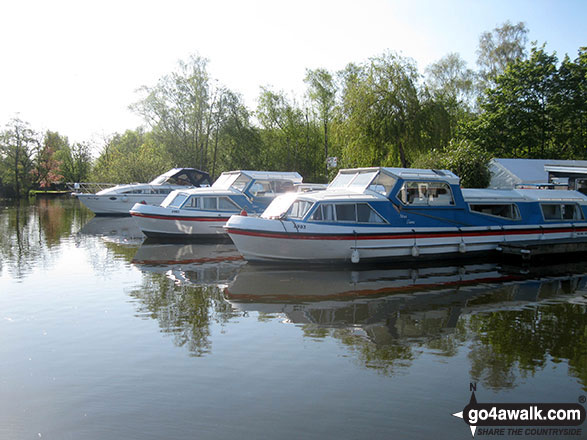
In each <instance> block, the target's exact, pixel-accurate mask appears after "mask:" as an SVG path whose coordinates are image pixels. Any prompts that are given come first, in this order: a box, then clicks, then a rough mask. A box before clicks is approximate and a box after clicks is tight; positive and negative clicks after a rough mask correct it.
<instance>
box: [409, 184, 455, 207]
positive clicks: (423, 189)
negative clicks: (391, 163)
mask: <svg viewBox="0 0 587 440" xmlns="http://www.w3.org/2000/svg"><path fill="white" fill-rule="evenodd" d="M398 197H399V199H400V200H401V201H402V203H404V204H405V205H433V206H450V205H454V203H455V202H454V199H453V197H452V191H451V190H450V186H449V185H448V184H447V183H445V182H404V184H403V185H402V187H401V189H400V191H399V194H398Z"/></svg>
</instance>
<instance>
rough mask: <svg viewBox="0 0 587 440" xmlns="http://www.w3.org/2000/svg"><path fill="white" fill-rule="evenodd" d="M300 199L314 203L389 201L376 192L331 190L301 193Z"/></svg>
mask: <svg viewBox="0 0 587 440" xmlns="http://www.w3.org/2000/svg"><path fill="white" fill-rule="evenodd" d="M298 199H303V200H310V201H313V202H329V201H331V202H335V201H336V202H351V201H352V202H357V201H359V202H360V201H375V200H389V199H388V198H387V197H385V196H384V195H382V194H379V193H377V192H375V191H369V190H367V191H365V192H349V191H347V190H339V189H330V190H328V189H327V190H324V191H312V192H307V193H301V194H300V195H299V197H298Z"/></svg>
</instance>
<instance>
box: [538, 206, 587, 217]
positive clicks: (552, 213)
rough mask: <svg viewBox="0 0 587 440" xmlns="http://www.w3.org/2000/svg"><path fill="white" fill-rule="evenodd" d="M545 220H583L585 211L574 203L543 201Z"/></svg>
mask: <svg viewBox="0 0 587 440" xmlns="http://www.w3.org/2000/svg"><path fill="white" fill-rule="evenodd" d="M540 207H541V208H542V215H543V216H544V220H582V219H583V212H582V211H581V208H580V207H579V206H578V205H576V204H574V203H541V204H540Z"/></svg>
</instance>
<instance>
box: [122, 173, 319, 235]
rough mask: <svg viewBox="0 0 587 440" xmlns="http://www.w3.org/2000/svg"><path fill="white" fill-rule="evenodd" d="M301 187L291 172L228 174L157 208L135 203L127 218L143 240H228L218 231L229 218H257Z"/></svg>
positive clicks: (181, 192) (171, 197)
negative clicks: (237, 216) (139, 230)
mask: <svg viewBox="0 0 587 440" xmlns="http://www.w3.org/2000/svg"><path fill="white" fill-rule="evenodd" d="M301 183H302V176H300V175H299V174H298V173H295V172H282V171H228V172H225V173H222V174H221V175H220V177H219V178H218V179H217V180H216V181H215V182H214V184H213V185H212V186H211V187H210V188H192V189H181V190H176V191H174V192H172V193H171V194H169V196H168V197H167V198H166V199H165V200H164V201H163V202H162V203H161V205H160V206H150V205H146V204H142V203H137V204H136V205H135V206H133V208H132V209H131V211H130V214H131V215H132V216H133V218H134V219H135V221H136V222H137V224H138V226H139V228H141V231H143V234H145V235H146V236H147V237H152V238H164V239H169V238H171V239H176V238H181V239H186V238H188V239H190V238H206V237H208V238H226V239H228V237H227V235H226V232H225V231H224V229H223V228H222V227H223V226H224V224H225V223H226V221H227V220H228V219H229V218H230V216H231V215H233V214H238V213H241V212H243V211H244V212H246V213H247V214H248V215H250V214H261V213H262V212H263V211H264V210H265V208H267V206H268V205H269V204H270V203H271V202H272V201H273V199H274V198H275V197H277V196H279V195H280V194H284V193H287V192H292V194H295V193H293V191H296V185H299V184H301ZM304 194H310V193H309V192H305V193H304Z"/></svg>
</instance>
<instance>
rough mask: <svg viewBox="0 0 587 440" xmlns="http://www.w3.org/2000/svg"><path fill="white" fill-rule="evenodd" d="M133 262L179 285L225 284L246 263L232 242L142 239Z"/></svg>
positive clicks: (146, 270) (145, 270)
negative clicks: (159, 241)
mask: <svg viewBox="0 0 587 440" xmlns="http://www.w3.org/2000/svg"><path fill="white" fill-rule="evenodd" d="M132 264H135V265H136V266H137V267H139V268H140V270H141V271H143V272H153V273H164V274H165V275H166V276H167V277H168V278H170V279H172V280H173V281H174V282H176V283H178V284H187V285H189V284H226V283H228V282H229V281H232V279H233V278H234V277H235V276H236V274H237V272H238V270H239V268H240V267H241V266H242V265H243V264H245V261H244V259H243V257H242V256H241V254H240V253H239V252H238V251H237V250H236V247H235V246H234V245H233V244H228V243H198V244H176V243H168V244H164V243H156V242H155V243H151V242H149V241H146V242H144V243H143V244H142V245H141V247H140V248H139V249H138V250H137V253H136V254H135V256H134V258H133V259H132Z"/></svg>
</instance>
